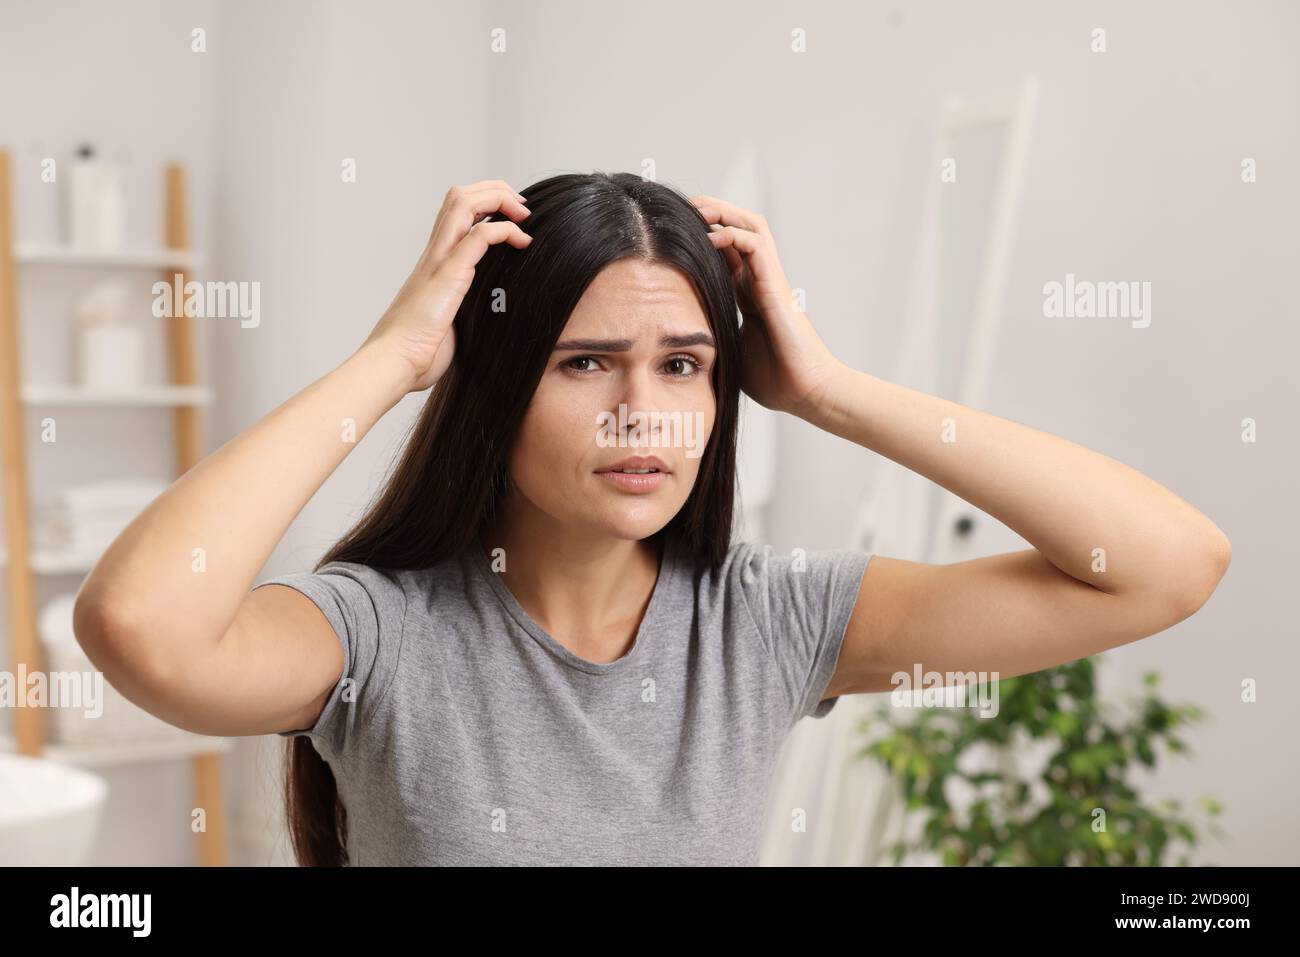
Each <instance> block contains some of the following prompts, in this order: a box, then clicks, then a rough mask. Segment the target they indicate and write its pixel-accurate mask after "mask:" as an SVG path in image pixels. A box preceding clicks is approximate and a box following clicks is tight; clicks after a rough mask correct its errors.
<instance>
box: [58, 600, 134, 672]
mask: <svg viewBox="0 0 1300 957" xmlns="http://www.w3.org/2000/svg"><path fill="white" fill-rule="evenodd" d="M134 632H135V626H134V623H133V616H132V614H131V612H130V611H129V610H128V609H127V608H126V607H124V606H123V605H122V604H121V603H120V602H114V601H112V600H110V599H106V598H104V597H102V596H100V595H97V594H96V593H95V592H94V591H91V590H87V589H86V588H82V590H81V591H80V592H78V594H77V598H76V601H75V602H74V603H73V606H72V633H73V634H74V635H75V636H76V639H77V644H79V645H81V648H82V650H83V651H84V652H85V653H86V656H87V657H88V658H89V659H90V660H91V663H93V664H94V665H95V666H96V667H98V668H100V669H101V670H103V669H104V666H105V665H106V664H108V663H109V662H110V661H111V660H121V657H122V654H123V652H124V651H126V649H128V648H129V647H130V645H131V643H132V639H131V637H130V636H131V635H132V634H133V633H134Z"/></svg>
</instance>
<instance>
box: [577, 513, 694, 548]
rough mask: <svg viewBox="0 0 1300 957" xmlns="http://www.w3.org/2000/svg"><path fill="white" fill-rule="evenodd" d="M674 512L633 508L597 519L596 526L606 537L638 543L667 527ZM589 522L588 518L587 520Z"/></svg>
mask: <svg viewBox="0 0 1300 957" xmlns="http://www.w3.org/2000/svg"><path fill="white" fill-rule="evenodd" d="M675 514H676V510H672V511H669V510H668V509H665V508H658V507H655V508H644V507H641V508H635V509H627V510H626V511H624V512H621V513H614V514H605V515H602V516H601V517H599V518H598V519H597V525H598V526H599V528H600V530H601V531H602V532H604V533H605V534H606V535H609V536H611V537H613V538H621V539H623V540H625V541H640V540H641V539H643V538H649V537H650V536H651V535H653V534H654V533H655V532H657V531H659V529H661V528H663V527H664V526H665V525H667V524H668V523H669V522H670V521H671V520H672V517H673V515H675ZM588 520H589V521H590V517H589V518H588Z"/></svg>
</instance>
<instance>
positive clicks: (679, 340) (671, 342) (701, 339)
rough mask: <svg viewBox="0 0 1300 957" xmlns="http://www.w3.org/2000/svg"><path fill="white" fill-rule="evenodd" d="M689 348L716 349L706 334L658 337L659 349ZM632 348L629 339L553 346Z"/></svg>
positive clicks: (602, 349) (566, 342) (606, 349)
mask: <svg viewBox="0 0 1300 957" xmlns="http://www.w3.org/2000/svg"><path fill="white" fill-rule="evenodd" d="M690 346H708V347H709V348H710V349H717V348H718V347H717V344H716V343H715V342H714V341H713V336H711V335H709V334H708V333H707V332H692V333H691V334H690V335H685V336H683V335H667V336H660V337H659V347H660V348H661V349H685V348H688V347H690ZM631 348H632V340H631V339H564V340H562V341H560V342H557V343H556V344H555V348H554V349H553V350H552V351H554V352H567V351H570V350H577V351H579V352H627V351H628V350H629V349H631Z"/></svg>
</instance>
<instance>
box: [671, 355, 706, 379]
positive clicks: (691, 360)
mask: <svg viewBox="0 0 1300 957" xmlns="http://www.w3.org/2000/svg"><path fill="white" fill-rule="evenodd" d="M675 362H681V363H685V364H686V366H687V369H686V371H685V372H678V373H673V376H674V378H678V379H689V378H691V377H692V376H694V375H695V374H696V373H697V372H699V371H700V363H699V362H698V361H697V360H696V359H695V357H694V356H687V355H680V356H671V357H670V358H668V359H667V360H666V361H665V362H664V365H665V366H669V365H672V364H673V363H675Z"/></svg>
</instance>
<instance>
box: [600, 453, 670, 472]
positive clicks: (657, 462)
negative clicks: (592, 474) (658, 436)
mask: <svg viewBox="0 0 1300 957" xmlns="http://www.w3.org/2000/svg"><path fill="white" fill-rule="evenodd" d="M628 469H632V470H637V471H639V470H641V469H653V470H654V471H656V472H667V471H668V466H667V465H665V464H664V461H663V459H660V458H656V457H655V456H653V455H630V456H628V457H627V458H625V459H619V460H618V461H617V462H613V463H611V464H609V465H606V466H604V467H603V468H598V469H596V473H597V474H600V473H603V472H622V471H625V470H628Z"/></svg>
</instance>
